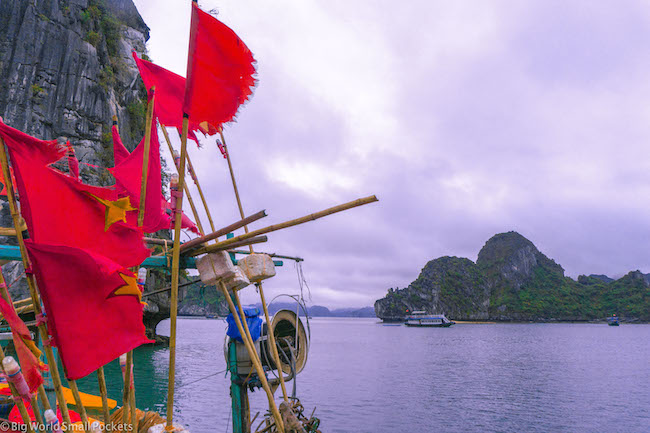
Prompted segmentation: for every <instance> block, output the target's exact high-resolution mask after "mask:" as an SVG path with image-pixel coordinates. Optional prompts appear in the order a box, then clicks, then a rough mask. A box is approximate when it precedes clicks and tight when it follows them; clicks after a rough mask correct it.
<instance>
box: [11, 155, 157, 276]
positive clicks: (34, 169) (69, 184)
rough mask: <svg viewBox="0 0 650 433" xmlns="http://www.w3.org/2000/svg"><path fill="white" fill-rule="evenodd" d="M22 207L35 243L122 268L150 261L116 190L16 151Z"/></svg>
mask: <svg viewBox="0 0 650 433" xmlns="http://www.w3.org/2000/svg"><path fill="white" fill-rule="evenodd" d="M10 152H11V161H12V163H13V166H14V170H15V173H16V186H17V187H18V192H19V193H20V207H21V213H22V215H23V218H25V221H26V223H27V228H28V229H29V234H30V237H31V239H33V240H34V241H35V242H39V243H43V244H52V245H67V246H70V247H77V248H84V249H88V250H89V251H92V252H94V253H97V254H101V255H103V256H106V257H107V258H109V259H111V260H113V261H115V262H117V263H119V264H121V265H122V266H126V267H130V266H139V265H140V264H141V263H142V262H143V261H144V259H146V258H147V257H149V255H150V251H149V250H148V249H147V248H146V247H145V245H144V242H143V234H142V231H141V230H140V229H138V228H137V227H134V226H131V225H129V224H127V223H126V213H127V212H128V211H130V210H133V208H132V207H131V206H130V204H129V199H128V198H127V197H124V198H118V197H117V194H116V193H115V191H114V190H113V189H110V188H102V187H97V186H90V185H85V184H83V183H81V182H80V181H79V180H77V179H74V178H72V177H70V176H67V175H66V174H64V173H62V172H60V171H58V170H55V169H53V168H50V167H47V166H44V165H42V164H40V163H39V162H38V161H35V160H33V159H30V158H29V157H28V156H26V154H25V153H24V152H14V151H13V149H12V148H10Z"/></svg>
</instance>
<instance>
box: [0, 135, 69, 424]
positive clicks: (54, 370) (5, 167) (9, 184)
mask: <svg viewBox="0 0 650 433" xmlns="http://www.w3.org/2000/svg"><path fill="white" fill-rule="evenodd" d="M0 165H2V174H3V175H4V178H5V184H6V189H7V201H8V202H9V209H10V211H11V217H12V219H13V222H14V227H16V228H18V227H20V220H21V219H22V217H21V216H20V211H19V210H18V206H17V204H16V196H15V193H14V185H13V181H12V179H11V174H10V172H9V161H8V158H7V151H6V150H5V142H4V140H3V139H2V137H0ZM16 239H18V245H19V247H20V255H21V257H22V261H23V267H24V268H25V270H28V269H31V263H30V260H29V257H28V255H27V250H26V248H25V241H24V239H23V232H22V231H20V230H18V229H17V230H16ZM25 279H26V280H27V287H28V288H29V294H30V296H31V298H32V304H33V305H34V314H35V315H36V317H41V316H42V314H43V310H42V309H41V302H40V299H39V294H38V291H37V290H38V289H37V286H36V279H35V278H34V274H32V273H27V272H25ZM38 332H39V334H40V336H41V340H43V349H44V350H45V357H46V358H47V363H48V365H49V367H50V374H51V375H52V382H53V384H54V391H55V393H56V399H57V400H58V402H59V407H60V409H61V415H62V416H63V422H64V423H66V424H67V425H68V426H71V425H72V424H71V423H70V414H69V413H68V406H67V405H66V402H65V398H64V397H63V385H62V384H61V376H60V375H59V368H58V366H57V364H56V359H54V352H53V351H52V346H51V345H50V342H49V341H50V340H49V336H48V334H47V328H46V326H45V323H44V322H39V324H38Z"/></svg>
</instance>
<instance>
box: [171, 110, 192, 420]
mask: <svg viewBox="0 0 650 433" xmlns="http://www.w3.org/2000/svg"><path fill="white" fill-rule="evenodd" d="M188 127H189V118H188V117H187V115H186V114H183V130H182V133H181V160H180V163H179V164H178V190H179V191H183V189H184V187H185V159H186V158H185V157H186V156H187V129H188ZM181 209H183V195H182V194H180V196H179V197H177V198H176V209H174V212H175V213H174V215H173V216H174V247H173V249H172V281H171V283H172V289H171V299H170V302H171V305H170V311H169V318H170V325H169V328H170V331H169V379H168V383H167V429H168V430H169V429H172V428H173V425H174V424H173V422H174V383H175V380H176V316H177V314H178V274H179V265H180V257H181V254H180V253H181V251H180V246H181V217H182V214H181Z"/></svg>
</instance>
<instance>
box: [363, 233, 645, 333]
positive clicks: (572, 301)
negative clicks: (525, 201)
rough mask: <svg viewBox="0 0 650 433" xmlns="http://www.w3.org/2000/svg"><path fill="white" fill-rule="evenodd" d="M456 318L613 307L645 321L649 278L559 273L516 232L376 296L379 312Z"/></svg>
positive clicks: (534, 317)
mask: <svg viewBox="0 0 650 433" xmlns="http://www.w3.org/2000/svg"><path fill="white" fill-rule="evenodd" d="M414 310H425V311H427V312H429V313H443V314H446V315H447V316H448V317H450V318H452V319H456V320H485V319H488V320H518V321H546V320H595V319H602V318H605V317H607V316H609V315H611V314H613V313H617V314H618V315H619V316H623V317H625V318H626V319H627V320H643V321H648V320H650V278H648V275H645V274H643V273H641V272H639V271H633V272H630V273H628V274H627V275H625V276H624V277H622V278H620V279H618V280H613V279H611V278H608V277H606V276H604V275H590V276H584V275H581V276H580V277H579V278H578V280H577V281H576V280H573V279H571V278H569V277H566V276H564V269H562V267H561V266H560V265H558V264H557V263H555V262H554V261H553V260H551V259H549V258H548V257H546V256H545V255H544V254H542V253H541V252H540V251H539V250H538V249H537V248H536V247H535V245H533V243H532V242H530V241H529V240H528V239H526V238H525V237H523V236H521V235H520V234H519V233H516V232H508V233H500V234H497V235H495V236H493V237H492V238H490V239H489V240H488V241H487V242H486V243H485V245H484V246H483V248H482V249H481V251H480V252H479V254H478V260H477V261H476V263H474V262H472V261H471V260H469V259H464V258H458V257H441V258H438V259H435V260H432V261H430V262H429V263H427V264H426V265H425V267H424V268H423V269H422V271H421V272H420V275H419V276H418V277H417V278H416V279H415V281H413V282H412V283H411V284H410V285H409V286H408V287H406V288H403V289H389V290H388V294H387V296H386V297H384V298H382V299H379V300H377V301H376V302H375V313H376V314H377V317H379V318H382V319H384V320H402V319H403V318H404V317H405V316H406V315H407V314H408V312H410V311H414Z"/></svg>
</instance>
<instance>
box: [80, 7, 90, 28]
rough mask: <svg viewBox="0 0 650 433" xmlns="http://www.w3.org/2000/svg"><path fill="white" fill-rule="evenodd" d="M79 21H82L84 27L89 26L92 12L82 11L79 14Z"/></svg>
mask: <svg viewBox="0 0 650 433" xmlns="http://www.w3.org/2000/svg"><path fill="white" fill-rule="evenodd" d="M79 19H80V20H81V23H82V24H84V25H87V24H89V23H90V12H88V11H87V10H85V11H80V12H79Z"/></svg>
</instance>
